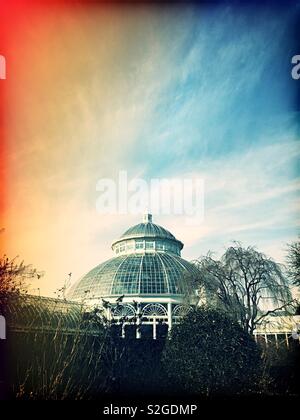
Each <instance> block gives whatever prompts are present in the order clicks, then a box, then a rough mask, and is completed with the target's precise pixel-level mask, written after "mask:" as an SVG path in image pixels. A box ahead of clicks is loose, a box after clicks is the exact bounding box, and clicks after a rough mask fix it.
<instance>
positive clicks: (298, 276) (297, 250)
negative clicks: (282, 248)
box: [287, 236, 300, 286]
mask: <svg viewBox="0 0 300 420" xmlns="http://www.w3.org/2000/svg"><path fill="white" fill-rule="evenodd" d="M287 266H288V270H289V275H290V277H291V279H292V281H293V283H294V284H296V285H297V286H300V236H299V238H298V240H297V241H296V242H292V243H290V244H288V255H287Z"/></svg>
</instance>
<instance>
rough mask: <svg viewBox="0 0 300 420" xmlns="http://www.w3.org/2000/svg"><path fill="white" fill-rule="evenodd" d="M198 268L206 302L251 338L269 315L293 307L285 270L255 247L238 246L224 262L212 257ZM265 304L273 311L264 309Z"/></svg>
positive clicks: (230, 250)
mask: <svg viewBox="0 0 300 420" xmlns="http://www.w3.org/2000/svg"><path fill="white" fill-rule="evenodd" d="M196 265H197V267H198V270H199V277H198V285H199V286H198V287H199V288H204V289H205V291H206V301H207V302H209V303H210V304H211V305H215V306H217V307H219V308H221V309H222V310H224V311H226V312H227V313H228V314H229V315H230V316H231V317H232V318H233V319H235V320H236V321H238V322H239V323H240V324H241V325H242V327H243V328H244V330H245V331H248V332H249V333H250V334H252V333H253V331H254V330H255V328H256V326H257V325H258V324H259V323H260V322H261V321H262V319H263V318H265V317H266V316H267V315H270V314H271V313H274V312H276V311H280V310H281V311H282V310H287V309H288V308H289V307H290V306H291V305H292V304H293V299H292V297H291V293H290V288H289V284H288V280H287V279H286V277H285V276H284V274H283V271H282V268H281V266H280V265H279V264H277V263H275V262H274V261H273V260H272V259H271V258H268V257H267V256H265V255H264V254H263V253H261V252H258V251H257V250H256V249H255V248H253V247H251V246H249V247H247V248H243V247H242V246H241V244H239V243H238V242H235V243H234V244H233V246H231V247H229V248H228V249H227V250H226V252H225V253H224V255H223V256H222V257H221V259H220V260H216V259H214V258H212V256H211V254H208V255H207V256H205V257H203V258H201V259H199V260H198V261H197V262H196ZM265 301H266V302H267V303H268V306H269V307H270V303H271V305H272V306H273V308H272V309H269V308H268V310H266V309H264V302H265Z"/></svg>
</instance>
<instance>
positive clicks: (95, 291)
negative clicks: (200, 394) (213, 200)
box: [68, 214, 198, 338]
mask: <svg viewBox="0 0 300 420" xmlns="http://www.w3.org/2000/svg"><path fill="white" fill-rule="evenodd" d="M182 248H183V243H182V242H181V241H179V240H178V239H176V238H175V236H174V235H173V234H172V233H171V232H169V231H168V230H166V229H165V228H163V227H162V226H159V225H157V224H154V223H153V221H152V215H151V214H146V215H144V217H143V221H142V223H139V224H137V225H135V226H133V227H131V228H129V229H128V230H127V231H126V232H125V233H124V234H123V235H122V236H121V237H120V238H119V239H118V240H116V241H115V242H113V244H112V250H113V252H114V253H115V256H114V257H113V258H111V259H110V260H108V261H105V262H103V263H101V264H100V265H98V266H96V267H95V268H93V269H92V270H91V271H90V272H88V273H87V274H86V275H84V276H83V277H82V278H81V279H80V280H79V281H78V282H77V283H76V284H75V285H74V286H73V287H72V288H71V289H70V291H69V293H68V299H70V300H73V301H77V302H84V303H85V304H87V305H89V306H90V307H95V306H99V305H101V306H102V308H104V309H105V311H106V315H107V317H108V318H110V319H111V320H113V321H114V322H116V323H118V322H120V323H121V322H122V325H123V328H124V329H126V326H128V327H129V326H130V325H132V326H133V325H135V326H136V327H137V336H138V337H139V336H142V335H143V334H145V335H148V336H153V337H154V338H156V336H157V331H158V329H159V328H160V327H161V326H167V327H168V329H170V328H171V327H172V323H173V322H177V321H178V320H179V319H180V317H181V316H183V315H184V314H185V313H186V312H187V311H188V310H189V306H188V305H187V304H186V299H185V298H186V294H187V290H188V286H189V284H190V282H191V281H192V280H193V279H195V277H196V276H197V275H198V271H197V269H196V267H195V266H194V265H193V264H192V263H190V262H188V261H186V260H184V259H183V258H181V250H182Z"/></svg>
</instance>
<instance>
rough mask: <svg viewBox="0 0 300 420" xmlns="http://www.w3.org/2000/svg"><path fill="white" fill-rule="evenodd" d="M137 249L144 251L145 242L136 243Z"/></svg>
mask: <svg viewBox="0 0 300 420" xmlns="http://www.w3.org/2000/svg"><path fill="white" fill-rule="evenodd" d="M135 249H144V241H136V242H135Z"/></svg>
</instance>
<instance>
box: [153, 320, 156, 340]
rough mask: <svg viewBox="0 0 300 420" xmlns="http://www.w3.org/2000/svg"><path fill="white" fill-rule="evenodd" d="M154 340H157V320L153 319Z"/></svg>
mask: <svg viewBox="0 0 300 420" xmlns="http://www.w3.org/2000/svg"><path fill="white" fill-rule="evenodd" d="M153 338H154V340H156V318H155V317H154V318H153Z"/></svg>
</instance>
